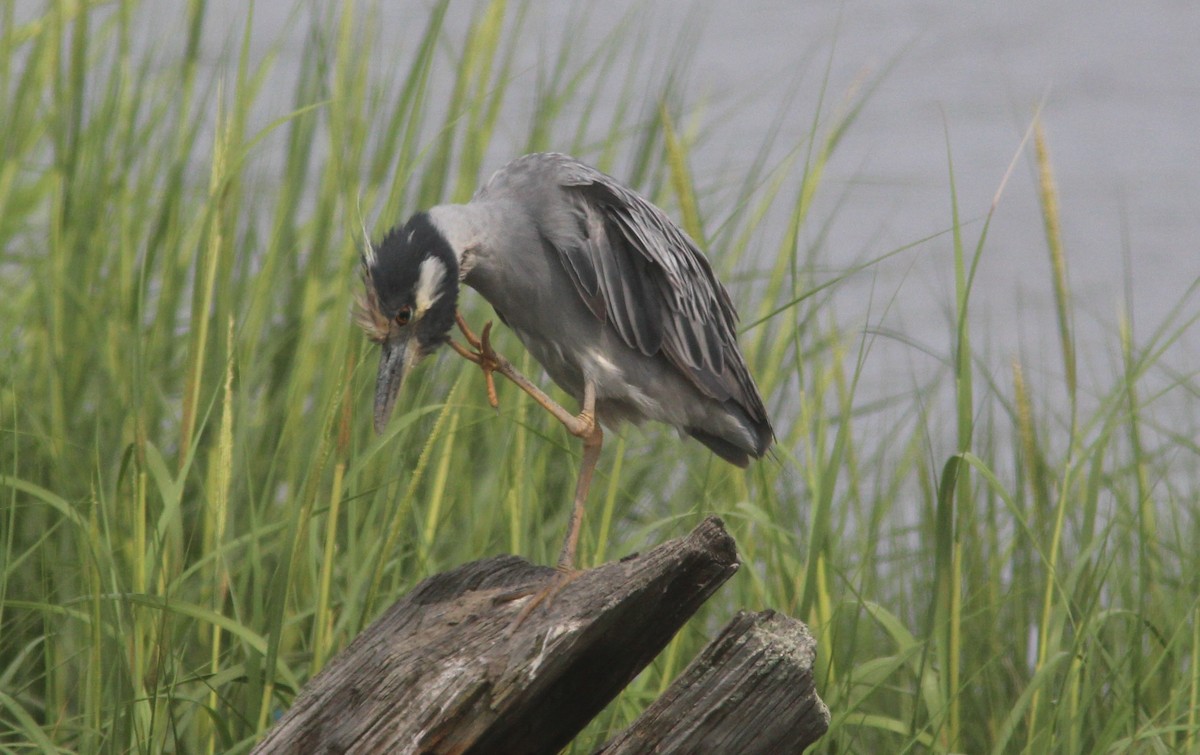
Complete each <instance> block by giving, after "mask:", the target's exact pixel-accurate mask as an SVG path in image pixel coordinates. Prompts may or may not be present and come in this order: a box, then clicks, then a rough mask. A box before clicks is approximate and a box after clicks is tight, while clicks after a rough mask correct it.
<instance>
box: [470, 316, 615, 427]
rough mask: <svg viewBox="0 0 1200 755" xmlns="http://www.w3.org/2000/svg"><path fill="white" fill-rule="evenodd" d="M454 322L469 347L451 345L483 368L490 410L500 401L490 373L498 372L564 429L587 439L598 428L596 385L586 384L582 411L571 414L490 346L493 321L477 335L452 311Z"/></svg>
mask: <svg viewBox="0 0 1200 755" xmlns="http://www.w3.org/2000/svg"><path fill="white" fill-rule="evenodd" d="M455 321H456V322H457V323H458V329H459V330H461V331H462V334H463V337H464V338H465V339H466V340H467V343H468V344H469V345H470V346H471V348H470V349H469V348H467V347H466V346H463V345H462V344H460V343H458V342H456V341H451V342H450V347H451V348H452V349H454V350H455V351H456V352H458V353H459V355H460V356H462V357H463V359H466V360H467V361H469V362H474V363H475V364H477V365H479V367H480V368H481V369H482V370H483V374H484V379H485V380H486V381H487V388H488V403H489V404H491V405H492V408H493V409H495V408H498V407H499V406H500V400H499V398H498V397H497V396H496V382H495V378H494V377H493V374H494V373H497V372H498V373H500V374H501V375H503V376H504V377H506V378H508V379H509V380H511V381H512V382H513V383H515V384H516V386H517V387H518V388H520V389H521V390H523V391H525V392H526V393H528V394H529V395H530V397H532V398H533V400H534V401H536V402H538V404H540V405H541V406H542V408H543V409H545V410H546V411H548V412H550V413H551V414H553V415H554V417H555V419H557V420H558V421H559V422H561V423H563V426H564V427H566V428H567V432H569V433H571V434H572V435H574V436H575V437H577V438H583V439H584V440H585V441H586V440H587V438H588V436H590V435H591V434H592V433H593V431H595V430H596V429H597V428H598V427H599V425H598V424H597V423H596V396H595V386H592V385H588V386H585V388H584V393H583V411H581V412H580V413H579V414H572V413H571V412H569V411H567V410H566V409H564V408H563V406H562V405H561V404H559V403H558V402H557V401H555V400H554V399H552V398H550V396H548V395H546V393H545V391H543V390H542V389H541V388H538V387H537V385H535V384H534V382H533V381H532V380H530V379H529V378H527V377H525V376H524V375H522V374H521V372H520V371H519V370H517V368H516V367H513V365H512V363H511V362H509V361H508V360H507V359H505V358H504V357H502V356H500V355H499V354H497V353H496V352H495V351H494V350H493V349H492V344H491V333H492V323H491V321H490V320H489V321H488V322H487V323H485V324H484V326H483V330H482V331H481V332H480V335H479V336H476V335H475V333H473V332H472V331H471V328H470V327H469V326H468V325H467V321H466V320H464V319H463V316H462V313H455ZM472 349H473V350H472ZM589 390H590V391H591V399H590V401H589V399H588V392H589Z"/></svg>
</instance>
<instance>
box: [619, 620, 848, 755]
mask: <svg viewBox="0 0 1200 755" xmlns="http://www.w3.org/2000/svg"><path fill="white" fill-rule="evenodd" d="M816 654H817V642H816V640H814V639H813V637H812V634H810V633H809V631H808V627H806V626H804V624H802V623H801V622H799V621H796V620H795V619H792V618H789V617H787V616H784V615H782V614H778V613H775V612H774V611H763V612H762V613H756V614H751V613H746V612H745V611H741V612H739V613H738V615H737V616H736V617H734V619H733V621H731V622H729V624H728V625H727V626H726V627H725V629H724V630H722V632H721V634H720V636H719V637H717V639H715V640H713V641H712V642H711V643H710V644H709V645H708V647H706V648H705V649H704V651H703V652H702V653H700V655H698V656H696V659H695V660H694V661H692V663H691V665H689V666H688V667H687V668H686V669H684V671H683V673H682V674H680V675H679V678H677V679H676V680H675V681H674V682H673V683H672V684H671V686H670V687H669V688H668V689H667V691H666V692H664V693H663V694H662V696H661V697H659V698H658V699H657V700H655V701H654V702H653V703H651V705H650V707H649V708H647V709H646V711H645V712H644V713H642V715H641V717H640V718H638V720H637V721H635V722H634V723H633V725H632V726H630V727H629V728H628V729H626V730H625V731H624V732H622V733H621V734H619V735H617V736H616V737H615V738H613V739H612V740H610V741H609V742H608V743H607V744H605V745H604V746H603V747H601V748H600V750H599V751H598V753H597V755H600V754H601V753H602V754H603V755H633V754H634V753H644V752H660V753H661V752H736V753H740V754H741V755H755V754H758V753H761V755H768V754H770V753H780V754H782V753H798V752H801V751H803V750H804V748H805V747H807V746H808V745H810V744H812V743H813V742H815V741H816V740H817V739H819V738H820V737H821V735H822V734H824V733H825V730H826V729H828V728H829V709H828V708H827V707H825V703H824V702H822V701H821V698H819V697H817V691H816V689H815V688H814V687H813V678H812V666H813V661H814V660H815V659H816Z"/></svg>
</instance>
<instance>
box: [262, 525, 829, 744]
mask: <svg viewBox="0 0 1200 755" xmlns="http://www.w3.org/2000/svg"><path fill="white" fill-rule="evenodd" d="M737 568H738V560H737V552H736V549H735V546H734V543H733V539H732V538H730V537H729V535H728V533H727V532H726V531H725V528H724V525H723V524H722V523H721V521H720V520H719V519H716V518H715V517H714V518H710V519H707V520H705V521H704V522H703V523H702V524H701V525H700V526H699V527H697V528H696V529H695V530H694V531H693V532H692V533H691V534H689V535H688V536H686V537H683V538H679V539H676V540H672V541H669V542H667V543H664V544H662V545H660V546H658V547H656V548H654V549H653V550H651V551H649V552H648V553H646V554H643V555H635V556H631V557H628V558H625V559H622V560H620V561H617V562H613V563H609V564H605V565H603V566H600V567H597V568H595V569H591V570H588V571H586V572H581V573H579V574H578V575H576V576H574V577H573V578H572V579H570V580H568V581H565V582H564V580H563V578H562V576H561V575H559V574H558V573H557V572H556V571H555V570H553V569H549V568H546V567H540V566H533V565H531V564H529V563H528V562H526V561H524V560H522V559H519V558H515V557H513V556H499V557H496V558H490V559H485V560H483V561H476V562H474V563H470V564H466V565H464V566H461V567H458V568H456V569H453V570H451V571H448V572H444V573H442V574H438V575H436V576H433V577H430V578H429V579H426V580H425V581H423V582H421V583H420V584H419V585H417V587H416V588H414V589H413V591H412V592H410V593H409V594H408V595H406V596H405V597H404V598H402V599H400V600H399V601H398V602H397V603H396V604H395V605H393V606H392V607H391V608H390V609H388V610H387V611H386V612H385V613H384V614H383V615H382V616H381V617H380V618H379V619H378V620H377V621H376V622H375V623H373V624H372V625H371V626H370V627H368V628H367V629H366V630H365V631H364V632H363V633H362V634H361V635H360V636H359V637H358V638H356V639H355V640H354V642H352V643H351V644H350V646H349V647H347V648H346V649H345V650H344V651H342V652H341V653H340V654H338V655H337V656H336V657H334V658H333V660H332V661H331V662H330V663H329V665H328V666H326V667H325V669H324V670H322V671H321V672H320V673H319V674H317V675H316V676H315V677H313V678H312V679H311V680H310V681H309V683H308V684H307V685H306V686H305V687H304V689H303V690H302V691H301V692H300V694H299V695H298V696H297V698H296V700H295V702H294V703H293V704H292V707H291V708H290V709H289V710H288V711H287V713H286V714H285V715H284V716H283V718H282V719H280V721H279V722H278V723H277V724H276V725H275V727H274V728H272V729H271V730H270V731H269V732H268V733H267V736H266V737H265V738H264V739H263V741H262V742H260V743H259V745H258V746H257V747H256V748H255V750H254V752H256V753H343V752H362V753H374V752H389V753H555V752H557V751H558V750H560V749H562V748H563V747H564V746H566V745H567V744H568V743H569V742H570V741H571V739H573V738H574V737H575V735H576V734H578V732H579V731H580V730H582V729H583V727H584V726H586V725H587V723H588V722H589V721H590V720H591V719H592V718H593V717H595V716H596V715H597V714H598V713H599V712H600V711H601V710H602V709H603V708H604V706H605V705H606V704H607V703H608V702H609V701H611V700H612V699H613V698H614V697H615V696H616V695H617V694H618V693H619V692H620V691H621V690H622V689H623V688H624V687H625V685H626V684H628V683H629V681H630V680H631V679H633V677H634V676H635V675H637V673H638V672H639V671H641V669H643V668H644V667H645V666H646V664H648V663H649V662H650V661H651V660H652V659H653V658H654V657H655V656H656V655H657V654H658V653H659V652H660V651H661V650H662V648H663V647H665V646H666V644H667V642H669V641H670V639H671V637H672V636H673V635H674V634H675V633H676V632H677V631H678V630H679V628H680V627H681V626H682V625H683V624H684V623H685V622H686V621H687V619H688V618H689V617H691V616H692V614H693V613H695V611H696V609H697V608H699V607H700V605H701V604H703V603H704V601H705V600H707V599H708V597H709V596H710V595H712V594H713V592H715V591H716V590H717V588H718V587H720V586H721V584H723V583H724V582H725V580H727V579H728V578H729V577H730V576H731V575H732V574H733V573H734V572H735V571H736V570H737ZM551 587H557V588H560V589H557V591H555V592H551V591H549V590H548V589H547V588H551ZM518 617H523V618H521V620H520V621H518V620H517V619H518ZM779 618H780V619H784V618H785V617H779ZM788 621H790V620H788ZM796 623H797V624H798V622H796ZM779 626H780V625H779V622H778V621H776V620H775V618H769V619H761V620H760V619H759V618H756V617H749V618H747V617H744V616H739V618H738V619H735V621H734V622H733V624H731V625H730V627H729V628H727V629H726V631H725V632H724V633H722V636H721V637H720V638H719V639H718V640H717V641H716V642H715V643H713V645H711V646H710V647H709V649H708V650H706V651H705V653H704V654H702V656H701V658H704V657H706V656H711V658H710V659H709V661H707V662H706V664H705V665H704V666H703V667H702V668H697V665H698V664H700V660H699V659H698V660H697V661H696V662H695V663H693V664H692V666H691V667H689V669H688V672H687V673H689V674H691V673H693V669H697V670H696V671H695V672H694V679H693V681H691V682H688V683H687V686H685V687H681V688H680V690H679V691H678V692H676V693H675V696H674V697H675V699H677V700H678V701H681V702H680V703H677V704H668V705H667V707H666V708H665V709H664V711H663V712H660V713H656V714H655V719H654V720H656V721H658V722H660V723H651V721H650V720H649V719H646V717H645V716H644V717H643V719H639V721H638V722H636V723H635V724H634V726H633V727H631V728H630V729H629V730H628V731H627V732H624V733H623V734H622V735H621V736H619V737H618V738H617V739H615V740H613V742H611V743H610V744H609V745H606V746H605V749H604V751H605V752H637V751H644V750H639V749H638V746H639V744H638V743H639V742H640V743H645V742H648V741H650V737H652V736H657V737H659V740H660V741H663V742H696V741H703V740H702V739H697V737H702V736H704V732H705V731H712V730H711V729H706V728H704V727H696V726H686V725H684V724H682V723H680V722H682V721H684V720H685V719H687V718H688V717H689V716H691V715H695V711H696V710H697V708H696V706H697V705H699V704H701V703H704V702H706V700H705V698H704V696H703V695H698V694H696V691H695V690H694V689H693V686H692V685H695V684H709V683H715V682H717V681H719V680H722V679H725V680H727V681H731V682H737V681H738V680H739V678H742V677H745V675H746V674H747V672H748V671H750V672H755V673H751V674H750V677H749V682H748V683H743V684H742V685H741V686H738V685H737V684H734V686H733V687H731V689H732V690H733V692H734V694H735V695H743V694H760V693H763V692H766V693H768V694H776V693H777V691H778V690H777V689H775V688H773V687H771V685H770V684H769V683H766V682H765V681H763V679H762V677H761V675H760V674H758V673H757V670H759V669H760V666H761V665H762V664H763V663H766V664H767V665H771V664H772V663H774V661H773V660H771V659H774V658H775V657H777V656H775V655H769V652H772V651H769V650H767V649H764V648H770V647H775V646H773V645H772V644H771V642H770V641H769V635H771V634H772V632H775V633H777V634H780V636H783V634H785V633H780V632H778V631H777V630H778V629H779ZM764 638H768V639H764ZM808 642H809V643H810V644H808V645H805V644H804V642H802V641H799V640H797V641H796V644H795V647H796V648H807V652H808V653H809V654H810V655H811V651H812V645H811V638H809V640H808ZM722 648H724V649H722ZM756 654H757V655H756ZM793 655H794V654H793ZM801 655H802V653H801ZM726 657H727V658H729V659H732V660H733V661H735V663H734V665H732V666H722V665H721V663H722V659H723V658H726ZM809 664H810V668H811V658H809ZM722 668H724V669H725V671H724V672H722V671H721V670H720V669H722ZM768 675H770V674H768ZM685 676H686V674H685ZM790 678H792V677H789V679H790ZM756 679H757V680H758V681H754V680H756ZM742 681H743V682H745V681H746V679H742ZM784 683H785V684H786V683H791V682H784ZM807 683H808V685H809V690H810V693H811V675H810V676H809V677H808V678H807ZM679 685H680V682H676V685H674V686H672V687H671V690H672V691H675V690H676V689H677V687H679ZM714 694H715V692H714ZM668 696H671V695H670V693H669V694H668ZM665 699H666V698H664V700H665ZM789 699H792V698H789ZM795 699H797V700H798V699H799V698H795ZM811 699H812V700H815V701H816V704H817V705H819V706H820V708H821V709H823V708H824V706H823V704H820V701H819V699H817V698H816V696H815V693H811ZM660 702H661V701H660ZM762 704H767V703H766V702H764V703H762ZM792 704H793V703H790V702H787V703H785V702H782V701H781V702H779V703H778V705H792ZM657 705H658V704H657V703H656V706H657ZM681 705H682V706H683V707H680V706H681ZM752 707H753V705H752V704H751V703H744V704H743V705H742V706H741V707H739V706H738V705H725V706H724V707H722V708H720V710H721V711H722V713H721V714H720V715H721V716H722V717H724V718H725V719H726V720H727V721H728V722H729V723H730V724H731V725H734V726H736V724H737V723H738V720H737V718H738V717H739V716H743V715H745V716H750V712H752V711H751V708H752ZM809 708H810V709H811V710H816V708H814V707H813V706H812V705H811V704H810V705H809ZM688 709H690V710H692V711H693V712H692V713H688V712H687V711H688ZM651 710H655V708H651ZM788 713H789V712H786V711H784V712H780V711H777V712H776V715H779V716H782V715H786V714H788ZM790 713H797V714H799V713H803V714H804V716H809V715H810V713H811V711H810V710H806V711H800V710H799V709H796V710H794V711H790ZM647 715H650V711H647ZM826 716H827V713H826ZM643 720H646V721H647V724H646V725H643ZM806 720H808V719H806ZM814 720H815V719H814ZM825 720H827V718H826V719H825ZM668 721H669V722H672V723H670V724H669V725H667V724H665V723H662V722H668ZM747 721H750V722H753V725H754V726H759V723H758V719H757V718H754V717H749V718H747ZM812 730H814V731H815V729H812ZM797 731H799V729H797ZM821 731H823V728H822V729H821ZM647 732H659V733H658V734H651V733H647ZM688 732H690V733H688ZM817 736H819V733H818V734H817ZM681 737H683V738H681ZM714 741H715V740H714ZM726 741H730V742H735V741H741V740H738V739H728V740H726ZM745 741H747V742H755V741H758V740H756V739H755V738H753V737H749V738H746V739H745ZM610 748H612V749H610ZM702 749H704V750H705V751H713V750H711V749H708V748H702ZM659 751H660V752H670V751H673V750H670V749H663V750H659ZM741 751H743V752H753V750H741ZM758 751H759V752H767V750H758ZM774 751H778V750H774Z"/></svg>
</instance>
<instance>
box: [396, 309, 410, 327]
mask: <svg viewBox="0 0 1200 755" xmlns="http://www.w3.org/2000/svg"><path fill="white" fill-rule="evenodd" d="M411 319H412V307H408V306H405V307H401V308H400V311H399V312H397V313H396V324H397V325H408V321H409V320H411Z"/></svg>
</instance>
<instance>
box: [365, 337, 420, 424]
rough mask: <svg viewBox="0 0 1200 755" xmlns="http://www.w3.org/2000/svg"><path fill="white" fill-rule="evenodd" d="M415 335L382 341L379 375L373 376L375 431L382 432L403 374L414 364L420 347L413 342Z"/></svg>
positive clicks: (398, 392)
mask: <svg viewBox="0 0 1200 755" xmlns="http://www.w3.org/2000/svg"><path fill="white" fill-rule="evenodd" d="M416 340H417V339H416V335H415V334H412V335H409V334H407V333H405V334H401V335H400V336H397V337H393V338H389V339H388V340H386V341H384V342H383V348H382V351H381V352H380V355H379V376H378V377H376V378H375V432H376V433H377V434H382V433H383V430H384V428H385V427H387V423H388V418H389V417H391V416H392V408H393V407H395V405H396V396H398V395H399V394H400V384H401V383H403V382H404V375H405V374H406V373H407V372H408V371H409V369H410V368H411V367H412V366H413V365H414V364H416V362H417V360H418V359H419V358H420V357H419V352H420V347H419V346H418V345H417V344H416V343H415V341H416Z"/></svg>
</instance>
